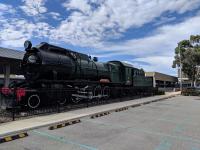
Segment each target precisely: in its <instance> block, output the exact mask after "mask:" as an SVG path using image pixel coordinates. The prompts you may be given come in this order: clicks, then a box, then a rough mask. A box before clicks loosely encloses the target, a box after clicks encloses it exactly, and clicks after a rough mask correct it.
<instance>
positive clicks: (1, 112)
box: [0, 93, 152, 123]
mask: <svg viewBox="0 0 200 150" xmlns="http://www.w3.org/2000/svg"><path fill="white" fill-rule="evenodd" d="M147 96H152V95H149V94H146V93H143V94H141V95H138V96H129V97H123V98H115V99H108V100H96V101H92V100H86V101H84V102H82V103H78V104H72V103H67V105H60V104H59V103H57V104H56V105H49V106H43V107H40V108H37V109H21V108H19V107H13V108H7V109H0V123H4V122H9V121H15V120H20V119H25V118H31V117H35V116H44V115H49V114H55V113H61V112H67V111H71V110H76V109H79V108H87V107H93V106H97V105H104V104H109V103H114V102H122V101H127V100H132V99H138V98H142V97H147Z"/></svg>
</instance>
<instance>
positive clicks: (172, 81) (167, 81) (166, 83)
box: [145, 72, 178, 88]
mask: <svg viewBox="0 0 200 150" xmlns="http://www.w3.org/2000/svg"><path fill="white" fill-rule="evenodd" d="M145 76H147V77H153V80H154V87H160V88H174V87H176V86H177V83H178V78H177V77H174V76H171V75H167V74H163V73H159V72H145Z"/></svg>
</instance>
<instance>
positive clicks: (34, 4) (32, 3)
mask: <svg viewBox="0 0 200 150" xmlns="http://www.w3.org/2000/svg"><path fill="white" fill-rule="evenodd" d="M22 2H24V5H23V6H20V8H21V9H22V10H23V11H24V13H26V14H27V15H28V16H37V15H40V14H42V13H45V12H47V8H46V7H45V6H44V5H45V2H46V0H22Z"/></svg>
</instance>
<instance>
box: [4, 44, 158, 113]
mask: <svg viewBox="0 0 200 150" xmlns="http://www.w3.org/2000/svg"><path fill="white" fill-rule="evenodd" d="M24 46H25V51H26V53H25V55H24V58H23V60H22V62H21V71H22V73H23V75H24V77H25V81H24V82H21V83H15V84H11V85H10V86H9V88H5V87H4V88H2V89H1V94H2V95H3V96H4V97H9V98H10V99H14V103H13V102H12V105H14V106H16V105H17V106H26V107H29V108H32V109H35V108H37V107H39V106H41V105H44V104H47V103H48V104H49V103H51V104H52V103H55V102H56V103H59V104H60V105H65V104H66V103H69V102H73V103H78V102H80V101H84V100H99V99H109V98H110V97H120V96H125V95H138V94H141V93H147V94H149V95H151V94H153V93H154V92H155V89H154V88H153V87H152V86H153V79H152V78H149V77H145V74H144V71H143V70H142V69H137V68H134V67H133V66H132V65H130V64H127V63H124V62H120V61H109V62H106V63H102V62H98V59H97V58H96V57H94V58H93V59H92V58H91V57H90V56H88V55H86V54H82V53H78V52H75V51H72V50H69V49H64V48H61V47H57V46H54V45H51V44H48V43H44V42H43V43H41V44H39V45H37V46H35V47H32V44H31V42H30V41H26V42H25V43H24Z"/></svg>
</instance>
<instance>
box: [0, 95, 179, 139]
mask: <svg viewBox="0 0 200 150" xmlns="http://www.w3.org/2000/svg"><path fill="white" fill-rule="evenodd" d="M179 94H180V92H172V93H167V94H166V95H162V96H154V97H148V98H141V99H136V100H130V101H126V102H118V103H112V104H107V105H101V106H94V107H90V108H83V109H79V110H74V111H69V112H65V113H58V114H53V115H48V116H40V117H35V118H30V119H25V120H18V121H14V122H9V123H5V124H2V125H0V137H3V136H7V135H11V134H16V133H20V132H24V131H28V130H32V129H37V128H41V127H45V126H49V125H53V124H57V123H60V122H65V121H69V120H74V119H79V118H83V117H86V116H92V115H94V114H98V113H102V112H108V111H109V112H112V111H115V110H116V109H120V108H124V107H132V106H138V105H143V104H147V103H151V102H154V101H160V100H164V99H167V98H170V97H174V96H176V95H179Z"/></svg>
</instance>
